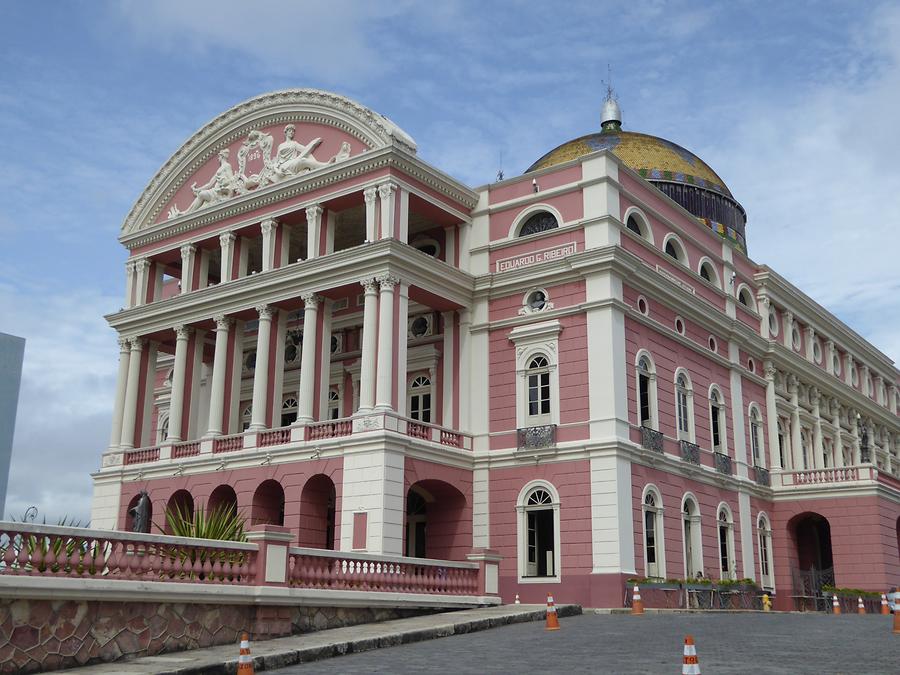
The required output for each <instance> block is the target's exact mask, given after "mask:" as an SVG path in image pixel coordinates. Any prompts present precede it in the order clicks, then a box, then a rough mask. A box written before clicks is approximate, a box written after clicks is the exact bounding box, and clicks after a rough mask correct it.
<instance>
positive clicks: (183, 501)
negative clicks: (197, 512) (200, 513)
mask: <svg viewBox="0 0 900 675" xmlns="http://www.w3.org/2000/svg"><path fill="white" fill-rule="evenodd" d="M163 518H164V520H165V522H163V523H160V525H162V527H163V530H164V531H165V533H166V534H173V529H172V523H171V520H172V519H176V520H178V521H191V520H193V519H194V497H193V495H192V494H191V493H190V492H189V491H187V490H176V491H175V492H173V493H172V496H171V497H169V501H168V502H166V512H165V513H164V514H163Z"/></svg>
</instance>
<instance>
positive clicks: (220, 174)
mask: <svg viewBox="0 0 900 675" xmlns="http://www.w3.org/2000/svg"><path fill="white" fill-rule="evenodd" d="M296 131H297V128H296V126H295V125H293V124H288V125H286V126H285V127H284V141H283V142H282V143H281V144H280V145H279V146H278V147H277V148H276V149H275V151H274V153H273V152H272V148H273V147H274V145H275V139H274V138H273V137H272V135H271V134H267V133H265V132H264V131H260V130H258V129H254V130H253V131H251V132H250V133H249V134H248V135H247V138H246V139H245V140H244V142H243V144H242V145H241V147H240V149H239V150H238V152H237V159H238V167H237V172H235V171H234V168H233V167H232V166H231V161H230V159H229V155H230V152H229V150H228V148H225V149H224V150H220V151H219V167H218V168H217V169H216V172H215V173H214V174H213V176H212V178H210V179H209V180H208V181H207V182H206V183H204V184H203V185H200V186H198V185H197V183H194V184H193V185H191V190H192V191H193V193H194V201H193V202H191V204H190V205H189V206H188V207H187V208H186V209H184V210H183V211H182V210H181V209H179V208H178V205H177V204H174V205H172V207H171V208H170V209H169V214H168V217H169V218H175V217H177V216H180V215H184V214H186V213H193V212H194V211H198V210H200V209H203V208H206V207H208V206H213V205H214V204H218V203H220V202H223V201H226V200H228V199H231V198H233V197H237V196H239V195H243V194H246V193H248V192H251V191H253V190H256V189H258V188H261V187H265V186H267V185H272V184H275V183H280V182H281V181H284V180H287V179H289V178H293V177H295V176H300V175H302V174H305V173H308V172H309V171H314V170H316V169H321V168H323V167H326V166H330V165H332V164H337V163H338V162H343V161H344V160H345V159H348V158H349V157H350V152H351V148H350V144H349V143H348V142H346V141H344V142H343V143H341V148H340V150H338V152H337V153H335V154H334V156H332V157H331V158H330V159H328V160H327V161H324V162H322V161H319V160H318V159H316V156H315V155H314V154H313V152H314V151H315V149H316V148H317V147H318V146H319V144H321V142H322V139H321V138H313V139H312V140H311V141H309V142H308V143H306V144H305V145H304V144H303V143H300V142H299V141H297V140H295V138H294V136H295V134H296Z"/></svg>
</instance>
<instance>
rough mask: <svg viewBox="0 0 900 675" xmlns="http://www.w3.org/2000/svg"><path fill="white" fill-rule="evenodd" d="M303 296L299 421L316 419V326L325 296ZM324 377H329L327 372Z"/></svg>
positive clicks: (305, 422)
mask: <svg viewBox="0 0 900 675" xmlns="http://www.w3.org/2000/svg"><path fill="white" fill-rule="evenodd" d="M301 297H302V298H303V307H304V309H303V347H302V351H301V352H300V392H299V394H300V396H299V399H298V406H297V423H298V424H308V423H310V422H313V421H314V417H313V405H314V402H315V397H316V394H315V390H316V354H317V350H316V333H317V331H316V327H317V320H318V308H319V303H320V302H322V300H323V299H324V298H322V297H321V296H318V295H316V294H315V293H306V294H304V295H302V296H301ZM322 375H323V377H327V375H325V373H323V374H322Z"/></svg>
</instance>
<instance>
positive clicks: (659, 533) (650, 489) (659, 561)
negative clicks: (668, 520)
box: [641, 483, 666, 579]
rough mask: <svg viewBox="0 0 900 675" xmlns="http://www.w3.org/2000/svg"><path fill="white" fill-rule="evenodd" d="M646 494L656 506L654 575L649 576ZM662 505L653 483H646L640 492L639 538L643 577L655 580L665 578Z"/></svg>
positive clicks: (654, 510)
mask: <svg viewBox="0 0 900 675" xmlns="http://www.w3.org/2000/svg"><path fill="white" fill-rule="evenodd" d="M648 494H653V497H654V500H655V502H656V504H654V506H653V507H652V509H653V536H654V542H653V546H654V549H655V550H656V563H655V565H656V570H655V571H656V574H653V575H651V574H650V567H649V565H650V564H649V562H648V561H647V516H646V513H647V511H648V510H649V509H650V507H648V506H647V504H646V499H647V495H648ZM664 511H665V509H664V505H663V500H662V493H661V492H660V491H659V488H658V487H656V485H654V484H653V483H647V485H645V486H644V489H643V491H642V492H641V536H642V542H643V549H644V576H646V577H652V578H656V579H665V578H666V539H665V532H666V530H665V520H664V518H663V514H664Z"/></svg>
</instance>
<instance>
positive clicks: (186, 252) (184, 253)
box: [180, 244, 197, 260]
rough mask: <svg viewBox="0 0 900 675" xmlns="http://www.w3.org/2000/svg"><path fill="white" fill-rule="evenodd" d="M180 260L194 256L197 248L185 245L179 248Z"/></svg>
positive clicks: (192, 245)
mask: <svg viewBox="0 0 900 675" xmlns="http://www.w3.org/2000/svg"><path fill="white" fill-rule="evenodd" d="M180 250H181V259H182V260H184V259H185V258H187V257H189V256H192V255H194V254H195V253H196V252H197V247H196V246H195V245H194V244H185V245H184V246H182V247H181V249H180Z"/></svg>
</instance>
